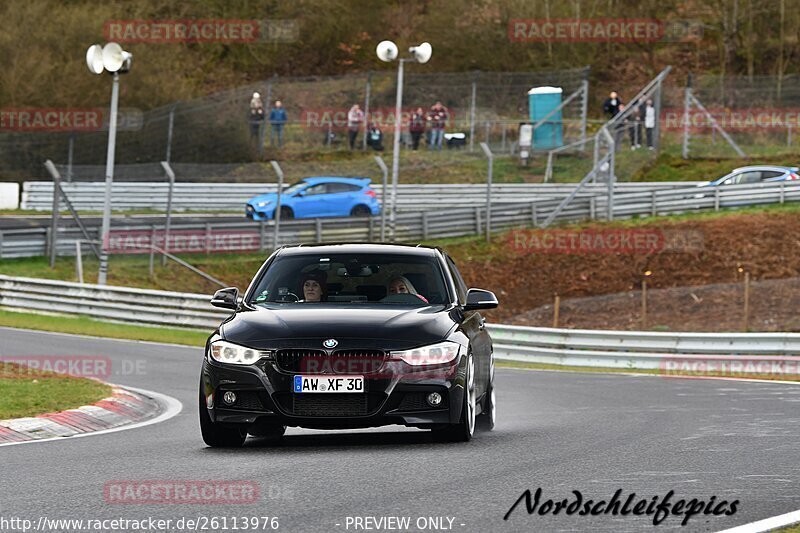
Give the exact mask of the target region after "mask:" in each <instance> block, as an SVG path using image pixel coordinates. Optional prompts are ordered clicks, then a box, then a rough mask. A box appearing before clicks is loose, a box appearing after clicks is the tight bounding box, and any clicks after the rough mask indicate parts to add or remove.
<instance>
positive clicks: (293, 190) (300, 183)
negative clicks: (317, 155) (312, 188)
mask: <svg viewBox="0 0 800 533" xmlns="http://www.w3.org/2000/svg"><path fill="white" fill-rule="evenodd" d="M307 186H308V183H306V182H305V181H298V182H297V183H293V184H291V185H289V186H288V187H286V188H285V189H283V193H282V194H294V193H296V192H297V191H300V190H303V189H304V188H306V187H307Z"/></svg>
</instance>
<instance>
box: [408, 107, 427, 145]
mask: <svg viewBox="0 0 800 533" xmlns="http://www.w3.org/2000/svg"><path fill="white" fill-rule="evenodd" d="M408 132H409V133H410V134H411V148H412V149H414V150H416V149H417V148H419V140H420V138H421V137H422V134H423V133H425V112H424V111H422V108H421V107H418V108H417V110H416V111H414V112H413V113H412V114H411V120H410V121H409V123H408Z"/></svg>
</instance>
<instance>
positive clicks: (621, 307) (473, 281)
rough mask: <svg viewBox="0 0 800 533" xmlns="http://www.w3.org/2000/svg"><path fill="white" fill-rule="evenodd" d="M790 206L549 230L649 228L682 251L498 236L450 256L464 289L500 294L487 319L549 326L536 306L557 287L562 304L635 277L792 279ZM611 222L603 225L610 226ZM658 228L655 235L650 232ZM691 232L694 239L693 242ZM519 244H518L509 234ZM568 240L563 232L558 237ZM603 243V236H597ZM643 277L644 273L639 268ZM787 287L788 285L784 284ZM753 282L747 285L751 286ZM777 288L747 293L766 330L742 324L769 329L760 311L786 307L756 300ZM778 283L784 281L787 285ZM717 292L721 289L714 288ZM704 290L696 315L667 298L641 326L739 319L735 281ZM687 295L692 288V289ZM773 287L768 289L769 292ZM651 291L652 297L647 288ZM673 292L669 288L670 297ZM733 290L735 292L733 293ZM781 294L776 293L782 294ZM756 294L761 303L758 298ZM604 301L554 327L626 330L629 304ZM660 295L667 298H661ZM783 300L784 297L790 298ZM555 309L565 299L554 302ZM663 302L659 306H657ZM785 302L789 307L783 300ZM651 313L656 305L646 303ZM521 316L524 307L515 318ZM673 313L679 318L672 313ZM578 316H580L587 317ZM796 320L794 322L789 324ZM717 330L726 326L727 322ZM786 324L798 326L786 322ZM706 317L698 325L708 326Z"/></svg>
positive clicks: (667, 284)
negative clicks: (554, 244)
mask: <svg viewBox="0 0 800 533" xmlns="http://www.w3.org/2000/svg"><path fill="white" fill-rule="evenodd" d="M798 227H800V212H798V211H794V210H775V211H768V212H761V213H743V214H728V215H724V216H715V217H708V218H700V219H693V220H683V221H680V220H679V221H670V220H657V221H654V222H652V223H647V224H636V225H635V226H634V225H631V226H625V227H620V226H613V227H612V226H609V225H604V224H590V225H585V226H582V227H580V228H576V229H569V230H551V231H555V232H560V235H561V236H562V237H563V236H564V235H568V234H569V233H584V234H587V233H588V234H590V235H596V234H599V235H601V236H602V235H606V237H607V236H608V234H609V233H608V232H609V230H612V231H614V232H620V231H622V232H625V231H631V232H634V233H636V232H645V235H647V232H655V234H656V235H659V234H663V235H671V236H673V238H674V236H678V237H680V236H687V238H688V239H691V240H692V242H693V246H690V247H688V251H671V250H657V249H655V250H654V249H652V247H648V246H643V247H638V248H637V247H635V246H634V247H633V249H631V248H630V247H629V248H628V249H626V250H625V251H623V252H619V251H617V252H614V251H607V250H596V249H592V248H591V247H589V248H587V247H581V246H567V247H566V248H565V249H562V250H561V251H553V250H551V251H549V252H547V253H542V252H541V248H540V249H539V250H537V249H535V248H534V249H532V248H530V247H527V248H525V249H522V250H521V249H520V248H519V247H518V246H517V247H515V242H514V237H513V236H512V235H505V236H504V237H503V239H502V240H500V239H498V240H497V241H496V242H494V243H493V244H492V245H490V246H487V245H485V244H479V243H475V244H472V243H471V244H468V245H458V246H454V247H453V248H452V249H451V250H449V251H450V252H451V254H452V255H453V256H454V258H455V259H456V261H457V263H458V265H459V268H460V269H461V271H462V273H463V274H464V277H465V278H466V280H467V282H468V283H469V284H470V285H471V286H475V287H483V288H488V289H490V290H494V291H495V292H496V293H497V295H498V298H499V299H500V302H501V306H500V308H499V309H497V310H495V311H492V312H491V313H489V314H488V318H489V319H490V320H493V321H506V322H507V321H512V319H513V321H514V322H517V323H528V324H530V325H550V324H551V323H552V308H550V311H549V313H548V311H547V309H540V310H538V311H537V312H533V311H532V310H535V309H536V308H539V307H541V306H545V305H548V304H552V303H553V297H554V295H555V294H558V295H559V296H560V297H561V299H562V302H564V300H569V299H573V298H583V297H590V296H600V295H611V294H617V293H625V292H628V291H638V290H639V289H640V288H641V283H642V280H643V279H644V278H645V277H646V278H647V283H648V288H649V289H668V288H675V287H683V288H685V287H692V286H698V285H709V284H720V283H740V284H741V283H742V281H743V278H744V273H745V272H749V273H750V277H751V279H752V280H753V282H754V283H755V282H757V281H760V280H777V279H787V278H794V277H797V276H800V237H799V236H798V234H797V228H798ZM612 228H613V229H612ZM659 232H661V233H659ZM537 235H538V236H539V239H538V241H537V242H539V243H543V242H544V240H543V239H542V238H541V234H537ZM698 237H699V238H700V241H699V244H698V241H697V239H698ZM517 242H519V241H517ZM567 242H569V239H567ZM606 242H608V241H606ZM646 272H649V273H650V274H649V275H647V276H645V273H646ZM795 285H796V284H792V285H791V287H794V286H795ZM754 287H755V285H754ZM780 287H781V286H779V285H770V286H767V285H764V286H763V289H760V290H759V291H755V292H754V293H753V296H752V302H751V303H752V305H753V306H754V308H757V309H758V313H761V314H764V317H761V318H759V320H762V319H763V320H762V321H766V323H771V324H773V326H771V327H762V326H758V325H757V324H751V326H750V327H751V328H753V329H774V327H776V326H775V325H774V323H775V321H774V320H772V319H773V318H774V317H770V316H767V315H770V309H771V308H772V307H774V312H775V314H777V313H787V312H791V311H790V309H789V308H787V307H786V305H775V306H770V305H766V304H765V303H764V302H765V301H766V300H764V298H766V297H768V296H769V297H771V298H772V299H773V300H774V299H775V298H776V297H780V296H781V294H779V293H780V292H782V291H784V290H786V291H791V290H793V289H788V288H780ZM786 287H789V285H787V286H786ZM720 290H722V289H720ZM726 290H727V292H725V291H722V292H718V293H715V294H717V295H712V294H711V293H709V294H708V295H707V297H706V299H705V300H704V302H705V305H702V306H701V307H700V308H699V309H702V312H700V313H699V314H698V313H697V309H698V308H697V307H696V308H695V313H692V314H689V313H687V312H686V309H687V307H686V306H682V305H677V306H676V305H671V306H666V308H669V309H672V311H671V312H668V313H667V314H666V315H662V316H660V317H659V318H658V319H657V320H656V319H654V320H652V321H649V322H650V323H651V325H650V327H658V326H659V325H663V326H665V327H668V328H669V329H690V330H691V329H698V328H696V327H695V325H696V324H693V323H692V320H694V321H695V322H696V321H697V320H698V316H700V315H703V316H705V315H708V316H710V317H711V318H709V321H710V322H713V316H715V315H716V316H723V315H730V314H732V313H737V315H736V316H737V318H736V319H735V320H734V321H733V322H732V323H739V318H738V317H739V316H740V315H739V314H738V313H740V311H739V307H738V306H740V305H741V303H742V302H741V298H742V296H741V295H740V293H741V292H742V291H738V290H737V289H736V288H735V287H734V288H729V289H726ZM695 292H696V291H695ZM773 293H774V294H773ZM651 294H653V295H654V296H655V295H656V294H658V292H657V291H654V292H653V293H651ZM675 294H677V293H673V295H675ZM680 294H682V295H683V296H685V298H689V299H690V300H691V301H693V302H695V304H698V302H697V300H698V299H702V296H698V295H697V294H695V296H694V297H692V296H691V294H692V291H691V290H685V291H682V292H680ZM742 294H743V293H742ZM789 296H790V295H786V297H787V298H788V297H789ZM627 298H628V300H631V299H633V300H636V298H639V300H640V296H639V295H638V293H637V295H636V296H635V297H634V295H628V297H627ZM759 298H761V300H759ZM622 301H624V300H619V301H617V302H616V303H613V304H612V302H611V301H609V302H607V303H606V304H598V305H595V306H593V309H592V311H591V312H590V311H589V310H588V309H587V311H586V314H587V315H588V314H591V315H592V316H593V317H595V318H598V317H605V318H603V319H599V318H598V319H596V320H594V321H593V322H592V320H588V316H584V317H583V318H581V319H580V320H577V321H576V320H572V323H570V322H571V321H570V318H569V316H570V315H569V314H568V313H567V311H568V308H567V307H562V309H564V310H565V313H564V314H563V319H562V324H564V325H568V326H569V325H572V326H573V327H575V326H577V327H601V326H604V327H619V328H628V327H631V325H632V324H636V325H638V321H639V318H638V314H637V313H639V311H640V305H639V301H638V300H636V302H635V303H631V304H621V303H620V302H622ZM664 301H665V302H666V301H667V300H664ZM790 301H793V300H791V299H790ZM564 304H565V306H568V305H569V302H564ZM657 307H658V308H664V307H665V306H664V305H658V306H657ZM790 307H791V306H790ZM579 308H580V306H577V307H576V306H573V309H572V312H573V315H572V317H573V319H576V318H577V317H578V314H575V313H579ZM651 308H652V312H655V311H656V308H654V307H653V305H651ZM525 313H528V314H527V315H525ZM537 313H538V314H537ZM683 315H686V316H685V319H683V318H681V317H682V316H683ZM587 320H588V321H587ZM795 322H796V321H795ZM591 324H594V326H592V325H591ZM720 327H723V328H725V329H729V328H730V327H731V326H730V325H727V326H724V325H722V324H720ZM793 327H794V328H797V327H798V324H796V323H794V326H793ZM715 328H716V326H714V325H713V323H709V324H707V325H706V326H705V327H700V329H712V330H713V329H715Z"/></svg>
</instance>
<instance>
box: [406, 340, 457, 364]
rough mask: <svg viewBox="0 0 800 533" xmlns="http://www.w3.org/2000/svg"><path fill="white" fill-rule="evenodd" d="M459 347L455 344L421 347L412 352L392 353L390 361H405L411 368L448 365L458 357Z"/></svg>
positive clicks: (443, 343) (441, 343)
mask: <svg viewBox="0 0 800 533" xmlns="http://www.w3.org/2000/svg"><path fill="white" fill-rule="evenodd" d="M460 348H461V345H460V344H458V343H456V342H449V341H445V342H440V343H438V344H431V345H430V346H422V347H420V348H414V349H413V350H404V351H402V352H392V353H391V356H392V359H396V360H400V361H405V362H406V363H408V364H409V365H411V366H425V365H442V364H445V363H450V362H452V361H454V360H455V358H456V357H458V351H459V349H460Z"/></svg>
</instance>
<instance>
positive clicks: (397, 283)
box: [387, 276, 428, 303]
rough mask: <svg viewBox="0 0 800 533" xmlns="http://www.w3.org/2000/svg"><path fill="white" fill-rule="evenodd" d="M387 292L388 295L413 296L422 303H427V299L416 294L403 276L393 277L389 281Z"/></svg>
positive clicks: (412, 286)
mask: <svg viewBox="0 0 800 533" xmlns="http://www.w3.org/2000/svg"><path fill="white" fill-rule="evenodd" d="M387 291H388V292H389V294H413V295H415V296H417V297H418V298H419V299H420V300H422V301H423V302H425V303H428V300H427V298H425V297H424V296H423V295H421V294H420V293H418V292H417V289H415V288H414V285H412V283H411V282H410V281H409V280H408V278H406V277H405V276H395V277H393V278H392V279H390V280H389V285H388V287H387Z"/></svg>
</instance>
